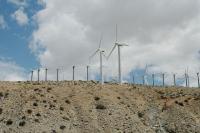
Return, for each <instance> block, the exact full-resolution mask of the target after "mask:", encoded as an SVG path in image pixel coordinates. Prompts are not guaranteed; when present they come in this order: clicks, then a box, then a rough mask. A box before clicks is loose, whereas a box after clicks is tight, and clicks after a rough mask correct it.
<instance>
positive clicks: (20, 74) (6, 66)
mask: <svg viewBox="0 0 200 133" xmlns="http://www.w3.org/2000/svg"><path fill="white" fill-rule="evenodd" d="M0 69H1V74H0V80H1V81H24V80H26V79H27V77H26V75H25V69H24V68H22V67H20V66H18V65H17V64H16V63H14V62H12V61H6V60H0Z"/></svg>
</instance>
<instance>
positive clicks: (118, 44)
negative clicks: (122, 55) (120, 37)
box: [115, 42, 128, 46]
mask: <svg viewBox="0 0 200 133" xmlns="http://www.w3.org/2000/svg"><path fill="white" fill-rule="evenodd" d="M115 45H117V46H128V44H126V43H117V42H116V43H115Z"/></svg>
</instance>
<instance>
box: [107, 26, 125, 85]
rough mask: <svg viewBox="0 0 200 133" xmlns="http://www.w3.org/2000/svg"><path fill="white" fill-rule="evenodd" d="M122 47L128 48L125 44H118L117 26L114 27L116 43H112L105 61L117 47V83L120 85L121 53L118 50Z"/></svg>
mask: <svg viewBox="0 0 200 133" xmlns="http://www.w3.org/2000/svg"><path fill="white" fill-rule="evenodd" d="M122 46H128V45H127V44H125V43H119V42H118V40H117V25H116V41H115V43H114V46H113V48H112V50H111V52H110V54H109V55H108V57H107V59H109V57H110V56H111V54H112V52H113V51H114V50H115V48H116V47H117V48H118V74H119V77H118V78H119V79H118V81H119V83H120V84H122V74H121V51H120V48H121V47H122Z"/></svg>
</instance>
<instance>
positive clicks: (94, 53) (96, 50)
mask: <svg viewBox="0 0 200 133" xmlns="http://www.w3.org/2000/svg"><path fill="white" fill-rule="evenodd" d="M97 52H99V49H97V50H96V51H95V52H94V53H93V54H92V55H91V56H90V57H89V59H91V58H92V57H94V56H95V55H96V54H97Z"/></svg>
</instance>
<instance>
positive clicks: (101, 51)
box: [89, 35, 105, 85]
mask: <svg viewBox="0 0 200 133" xmlns="http://www.w3.org/2000/svg"><path fill="white" fill-rule="evenodd" d="M101 41H102V35H101V38H100V41H99V47H98V49H97V50H96V51H95V52H94V54H92V55H91V56H90V58H89V59H90V60H91V58H92V57H94V56H95V55H96V54H97V53H98V52H99V55H100V77H101V84H102V85H103V84H104V78H103V62H102V60H103V59H102V56H105V55H104V52H105V51H104V50H102V49H101Z"/></svg>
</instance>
